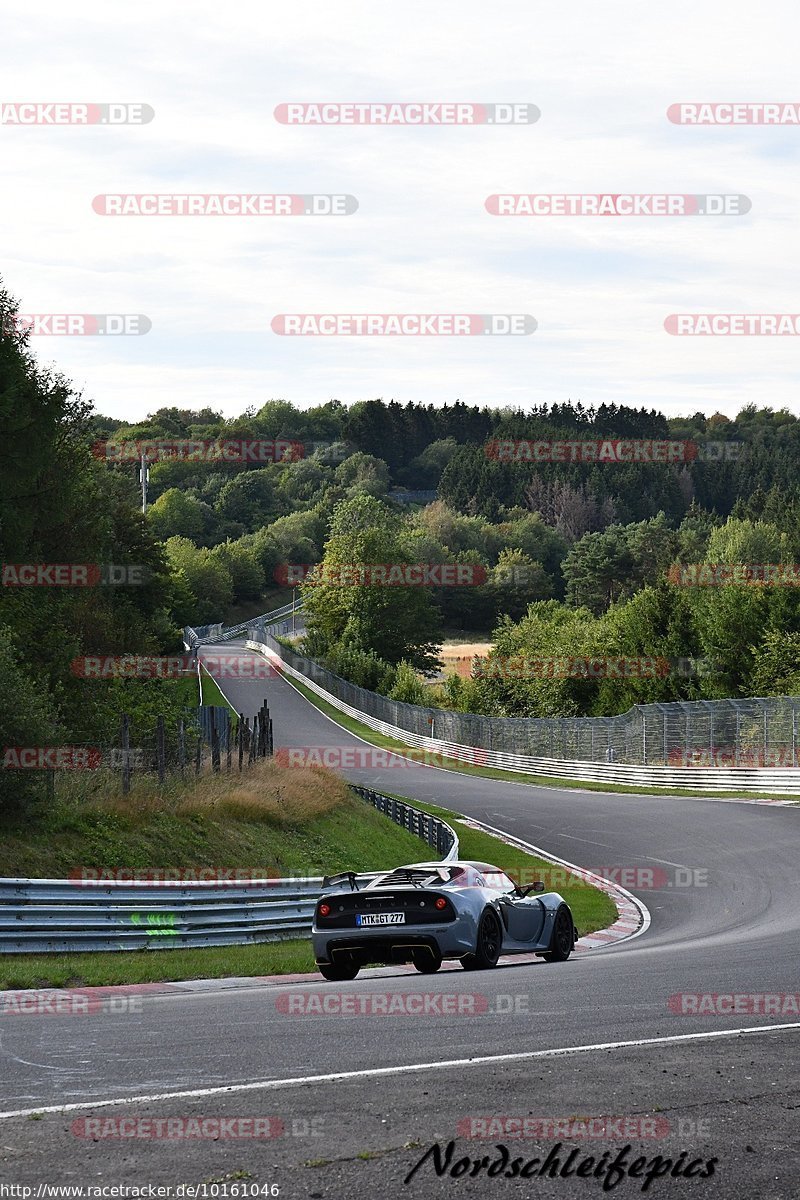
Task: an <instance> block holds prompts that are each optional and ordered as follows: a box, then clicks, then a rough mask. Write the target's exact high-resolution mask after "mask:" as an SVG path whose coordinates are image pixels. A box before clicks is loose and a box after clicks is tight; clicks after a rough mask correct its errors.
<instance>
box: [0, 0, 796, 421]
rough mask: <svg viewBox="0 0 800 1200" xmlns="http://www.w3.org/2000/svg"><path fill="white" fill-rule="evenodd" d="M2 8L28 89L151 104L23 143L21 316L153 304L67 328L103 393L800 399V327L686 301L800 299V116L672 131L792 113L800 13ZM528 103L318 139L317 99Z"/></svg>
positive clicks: (17, 144) (448, 1)
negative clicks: (489, 333)
mask: <svg viewBox="0 0 800 1200" xmlns="http://www.w3.org/2000/svg"><path fill="white" fill-rule="evenodd" d="M36 15H37V17H38V18H39V19H38V22H37V23H36V24H35V25H34V24H32V23H31V19H30V16H29V14H27V13H25V14H22V15H14V16H11V17H6V18H5V28H4V31H3V40H4V48H5V55H4V57H5V59H6V62H7V63H8V64H11V65H9V66H7V68H6V70H5V73H4V83H3V95H2V98H0V99H2V100H3V101H6V102H8V101H16V100H42V101H54V100H71V101H75V100H83V99H85V100H91V101H95V102H101V101H113V100H124V101H143V102H146V103H149V104H151V105H152V106H153V107H154V109H155V110H156V117H155V120H154V121H153V122H152V123H151V124H149V125H146V126H143V127H140V128H137V127H133V126H125V127H121V128H109V127H91V128H56V129H45V128H33V129H23V128H16V127H12V126H0V155H1V156H2V163H3V176H4V187H3V189H2V191H0V227H2V228H3V229H5V230H6V231H13V235H14V236H13V241H12V240H11V239H10V238H7V240H6V249H5V255H4V257H3V258H2V259H1V260H0V273H2V275H3V278H4V281H5V283H6V286H7V287H9V289H10V290H11V291H12V292H14V293H15V294H16V295H17V296H19V297H20V299H21V307H22V310H23V311H24V312H112V311H113V312H141V313H146V314H147V315H149V316H150V317H151V319H152V321H153V331H152V332H151V333H150V334H148V335H147V336H146V337H142V338H137V339H134V338H126V339H121V338H120V339H113V340H108V341H104V340H103V339H101V338H83V339H80V338H58V339H56V338H53V339H39V340H38V342H37V347H36V348H37V351H38V353H39V354H40V356H41V357H43V358H45V359H47V360H55V361H57V363H58V365H59V367H60V368H61V369H62V370H63V371H64V372H65V373H66V374H67V375H69V376H71V377H72V378H74V379H75V381H76V383H77V384H79V385H81V386H83V387H84V389H85V392H86V394H87V395H88V396H90V397H91V398H93V399H94V400H95V402H96V404H97V406H98V408H99V409H100V410H101V411H103V412H105V413H108V414H110V415H113V416H118V417H120V416H126V417H131V416H135V417H140V416H143V415H144V414H145V413H146V412H147V411H149V410H151V409H152V408H154V407H157V406H158V405H161V404H180V405H187V406H188V405H194V404H203V405H206V404H210V405H212V406H214V407H218V408H221V409H223V410H224V411H226V412H228V413H234V412H237V411H239V410H240V409H241V408H242V407H243V406H244V405H245V404H258V403H260V402H261V401H263V400H264V399H266V398H269V397H270V396H283V397H286V398H288V399H291V400H294V401H295V402H297V403H299V404H304V405H305V404H312V403H321V402H324V401H325V400H327V399H328V398H329V397H331V396H337V397H339V398H340V399H342V400H346V401H351V400H355V399H359V398H363V397H369V396H378V395H382V396H385V397H387V398H388V397H391V396H393V397H395V398H396V399H399V400H403V401H404V400H409V399H412V400H420V401H426V402H427V401H433V402H444V401H451V400H453V399H455V398H456V397H459V398H460V399H462V400H465V401H468V402H474V403H490V404H498V405H503V404H507V403H514V404H524V403H528V402H535V403H541V402H543V401H560V400H563V399H566V398H568V397H572V398H573V399H578V398H580V399H582V400H583V402H584V403H586V404H591V403H601V402H603V401H605V402H611V401H617V402H622V403H629V404H639V403H641V404H645V405H648V406H651V405H653V406H658V407H662V408H664V409H666V410H667V411H669V412H677V411H688V412H693V411H696V410H697V409H698V408H702V409H704V410H707V411H712V410H714V409H717V408H718V409H721V410H722V411H726V412H731V413H732V412H735V411H736V410H737V409H738V408H739V407H740V406H741V405H742V404H744V403H749V402H755V403H769V404H772V405H774V406H782V405H786V406H788V407H790V408H794V407H795V406H796V384H795V379H796V367H797V359H798V354H800V343H798V340H797V339H788V338H782V339H768V338H730V339H710V338H697V339H692V340H689V339H685V338H683V339H682V338H674V337H670V336H669V335H668V334H666V333H665V332H664V330H663V320H664V317H665V316H667V315H668V314H669V313H671V312H676V311H750V312H753V311H763V312H776V311H797V310H800V303H798V299H797V289H796V268H795V258H796V252H797V249H798V235H797V232H796V229H797V225H796V217H795V211H796V196H795V178H796V162H797V143H798V137H800V130H799V129H797V128H793V127H785V128H779V129H772V128H764V127H761V128H744V129H741V128H738V129H726V128H714V129H691V128H683V127H678V126H674V125H671V124H670V123H669V122H668V121H667V119H666V115H665V113H666V108H667V106H668V105H669V104H671V103H673V102H675V101H678V100H700V99H712V100H731V99H750V100H786V101H788V100H792V99H793V98H794V97H795V84H796V62H795V59H796V55H795V51H794V45H795V39H793V38H792V36H791V34H792V31H793V30H794V27H795V25H796V24H797V17H796V15H795V9H794V8H793V6H791V5H790V4H789V3H788V0H775V2H774V3H773V4H772V5H771V6H770V7H769V10H767V11H764V10H759V9H757V8H756V6H753V5H750V4H744V3H743V2H742V0H737V2H736V3H733V4H726V5H724V6H723V5H721V4H716V5H706V6H703V8H702V9H701V8H699V7H698V6H697V5H696V4H695V3H691V2H690V0H678V2H677V3H673V4H672V5H670V6H669V8H668V10H665V9H664V8H663V6H645V5H642V4H641V3H638V2H636V0H617V2H616V3H615V4H613V5H602V6H598V5H597V4H596V3H593V2H592V0H578V2H576V3H574V4H571V5H566V6H555V5H552V6H544V5H542V4H541V3H532V2H531V0H507V3H505V4H504V5H503V6H502V7H498V8H495V9H491V8H490V7H487V6H485V5H483V4H480V5H479V4H477V3H475V2H474V0H470V2H469V3H455V2H454V0H438V2H437V4H436V6H435V7H434V6H431V5H429V4H422V3H420V2H419V0H413V2H412V3H406V4H404V5H394V6H391V5H387V4H385V3H384V4H381V5H376V4H374V2H373V0H365V2H356V0H351V2H350V3H348V4H336V5H331V4H324V3H322V2H321V0H309V2H307V3H305V4H303V5H297V6H277V5H275V4H274V3H273V4H264V3H261V2H259V3H257V2H256V0H242V2H241V3H239V4H237V5H236V6H217V5H213V4H211V3H210V2H208V0H205V2H203V3H199V4H195V5H192V6H191V8H187V6H186V5H184V4H178V3H176V2H175V0H166V2H165V3H160V2H159V3H155V0H146V2H145V3H140V4H139V5H137V6H136V7H135V8H122V7H119V6H114V7H110V6H108V5H103V4H100V3H99V2H98V0H78V2H77V3H73V4H70V5H69V6H68V7H67V6H63V5H58V4H56V3H55V0H43V3H42V4H40V5H38V6H37V9H36ZM447 99H450V100H454V99H455V100H479V101H484V102H491V101H503V100H510V101H528V102H532V103H535V104H537V105H538V106H539V108H540V109H541V110H542V118H541V120H540V121H539V123H538V124H536V125H533V126H516V127H513V128H507V129H499V128H490V127H476V128H433V127H425V128H416V129H414V128H407V129H401V128H363V127H359V128H346V127H329V128H314V127H292V126H283V125H280V124H278V123H277V122H276V121H275V120H274V119H273V109H274V107H275V106H276V105H277V104H279V103H281V102H284V101H290V100H305V101H313V100H335V101H344V100H361V101H364V100H372V101H377V100H447ZM121 191H124V192H141V191H148V192H149V191H158V192H187V191H192V192H197V191H202V192H216V191H233V192H240V191H248V192H252V191H278V192H283V191H291V192H325V193H329V192H346V193H352V194H355V195H356V196H358V198H359V202H360V209H359V212H358V213H357V214H356V215H354V216H351V217H341V218H330V219H328V218H253V217H251V218H236V219H233V218H214V217H209V218H146V217H145V218H105V217H99V216H97V215H96V214H95V213H94V212H93V211H92V209H91V199H92V197H93V196H94V195H96V194H97V193H100V192H121ZM503 191H520V192H527V191H537V192H548V191H555V192H599V191H636V192H658V191H667V192H685V193H703V192H710V193H717V192H728V193H743V194H745V195H748V196H750V197H751V199H752V201H753V210H752V212H751V213H750V214H749V215H748V216H746V217H742V218H732V217H728V218H719V219H715V218H701V217H697V218H686V219H682V218H675V219H668V218H647V219H642V218H630V219H627V220H626V219H622V218H620V219H614V218H496V217H491V216H489V215H488V214H487V213H486V212H485V210H484V207H483V203H484V200H485V197H486V196H487V195H489V194H490V193H492V192H503ZM298 311H301V312H302V311H309V312H319V311H338V312H371V311H377V312H393V311H407V312H408V311H420V312H444V311H458V312H530V313H532V314H534V315H535V316H536V317H537V319H538V321H539V324H540V327H539V330H538V331H537V332H536V333H535V334H534V335H533V336H532V337H527V338H501V337H497V338H475V339H469V340H454V339H431V338H419V339H398V338H394V339H391V338H381V339H377V338H375V339H353V338H350V339H321V338H320V339H313V340H312V339H288V338H280V337H277V336H276V335H274V334H272V333H271V331H270V320H271V318H272V316H273V315H274V314H275V313H279V312H298Z"/></svg>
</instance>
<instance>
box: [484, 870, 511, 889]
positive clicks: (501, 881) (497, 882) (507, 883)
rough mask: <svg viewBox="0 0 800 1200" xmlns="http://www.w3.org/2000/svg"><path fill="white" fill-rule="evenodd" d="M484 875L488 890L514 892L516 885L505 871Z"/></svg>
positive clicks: (489, 872) (485, 873)
mask: <svg viewBox="0 0 800 1200" xmlns="http://www.w3.org/2000/svg"><path fill="white" fill-rule="evenodd" d="M482 874H483V878H484V879H485V880H486V886H487V888H492V889H493V890H494V891H497V892H513V891H514V883H513V882H512V880H510V879H509V877H508V876H507V875H506V873H505V872H504V871H483V872H482Z"/></svg>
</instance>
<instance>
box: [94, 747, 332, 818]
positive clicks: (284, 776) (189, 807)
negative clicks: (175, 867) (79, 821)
mask: <svg viewBox="0 0 800 1200" xmlns="http://www.w3.org/2000/svg"><path fill="white" fill-rule="evenodd" d="M98 782H99V781H98ZM73 799H74V800H77V797H74V798H73ZM352 802H353V801H352V795H351V793H350V792H349V790H348V788H347V786H346V784H345V783H344V782H343V781H342V780H341V779H340V778H339V777H338V776H336V775H334V774H333V773H332V772H331V771H327V770H325V769H324V768H322V767H286V766H280V765H278V764H277V763H275V762H274V761H271V760H269V759H265V760H263V761H261V762H258V763H254V764H253V766H251V767H249V768H248V769H246V770H244V771H242V773H241V775H240V774H239V772H238V770H233V771H231V773H230V775H229V774H227V773H226V772H225V771H224V770H223V771H222V772H220V774H219V775H217V774H214V772H212V771H211V770H207V771H205V772H204V773H203V774H201V775H199V776H198V777H196V778H195V777H194V776H192V775H188V774H187V778H186V780H185V781H184V782H183V783H182V782H181V781H180V780H178V779H176V778H174V777H171V778H170V779H169V780H168V781H167V784H166V786H165V788H164V789H163V791H159V789H158V784H157V781H156V780H155V779H154V778H153V776H150V775H140V776H139V777H138V778H137V777H134V779H133V781H132V786H131V791H130V792H129V794H128V795H127V796H123V795H122V793H121V789H120V784H119V779H118V778H114V777H113V776H110V777H109V779H108V781H107V786H106V787H105V788H101V787H98V788H97V789H96V790H93V794H91V795H84V796H82V797H81V798H80V800H78V804H79V806H80V808H81V809H82V810H83V811H84V812H86V811H93V812H96V813H108V814H113V815H114V816H116V817H121V818H123V819H125V820H128V821H132V822H136V821H137V820H146V819H147V818H148V817H151V816H153V815H155V814H156V813H160V812H170V813H173V814H175V815H176V816H185V817H191V816H207V817H212V818H213V817H227V818H228V819H229V820H234V821H236V820H239V821H263V822H265V823H267V824H271V825H302V824H305V823H306V822H308V821H313V820H314V819H315V818H316V817H321V816H324V815H325V814H326V813H329V812H331V811H332V810H333V809H335V808H338V807H340V806H342V805H349V804H352Z"/></svg>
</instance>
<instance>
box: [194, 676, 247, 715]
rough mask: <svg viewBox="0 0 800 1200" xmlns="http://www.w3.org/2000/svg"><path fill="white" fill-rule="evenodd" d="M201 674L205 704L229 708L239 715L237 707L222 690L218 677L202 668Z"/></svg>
mask: <svg viewBox="0 0 800 1200" xmlns="http://www.w3.org/2000/svg"><path fill="white" fill-rule="evenodd" d="M200 675H201V678H202V681H203V704H213V705H214V706H215V707H216V708H228V709H230V711H231V712H232V713H234V714H235V715H236V716H237V717H238V713H237V712H236V709H235V708H234V707H233V705H232V704H231V702H230V700H229V699H228V697H227V696H226V695H225V693H224V692H223V691H222V690H221V688H220V686H219V684H218V683H217V681H216V679H214V678H213V677H212V676H211V675H209V673H208V671H206V670H202V671H201V672H200Z"/></svg>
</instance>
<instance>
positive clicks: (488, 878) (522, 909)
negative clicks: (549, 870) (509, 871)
mask: <svg viewBox="0 0 800 1200" xmlns="http://www.w3.org/2000/svg"><path fill="white" fill-rule="evenodd" d="M483 880H484V883H485V885H486V886H487V887H488V888H490V889H492V890H493V891H495V892H496V893H497V900H496V903H497V906H498V908H499V910H500V916H501V917H502V919H503V934H504V936H503V947H504V949H520V948H521V947H523V946H531V947H533V946H536V945H538V943H539V941H540V939H541V936H542V929H543V928H544V920H545V911H544V905H543V904H542V902H541V901H540V900H539V898H538V897H536V896H517V895H515V891H516V889H515V887H514V884H513V883H512V881H511V879H509V877H508V876H507V875H506V874H505V872H503V871H492V872H488V871H485V872H484V874H483Z"/></svg>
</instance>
